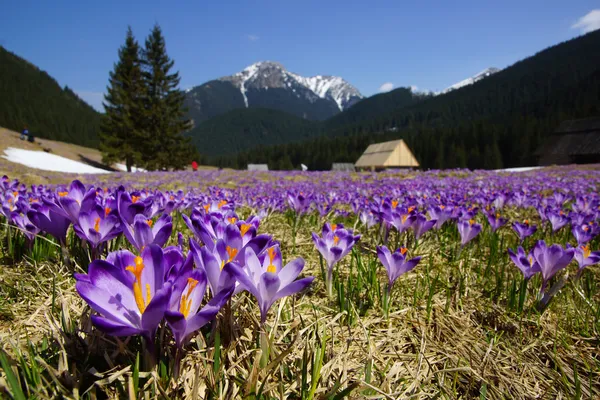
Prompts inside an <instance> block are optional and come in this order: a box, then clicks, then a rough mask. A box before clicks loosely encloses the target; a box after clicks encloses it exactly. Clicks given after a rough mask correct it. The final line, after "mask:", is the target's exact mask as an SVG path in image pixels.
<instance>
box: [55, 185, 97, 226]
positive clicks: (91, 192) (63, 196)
mask: <svg viewBox="0 0 600 400" xmlns="http://www.w3.org/2000/svg"><path fill="white" fill-rule="evenodd" d="M56 196H57V197H56V201H55V202H51V201H49V200H45V201H44V202H45V203H46V205H48V206H49V207H50V208H51V209H53V211H55V212H58V213H60V214H63V215H64V216H66V217H68V218H69V219H70V220H71V222H73V223H77V220H78V219H79V212H80V211H89V210H90V209H91V208H92V207H93V206H94V204H96V189H94V188H93V187H92V188H89V189H88V190H87V191H86V190H85V186H84V185H83V183H81V182H80V181H78V180H74V181H73V182H71V184H70V185H69V189H68V190H61V189H59V190H58V191H57V193H56Z"/></svg>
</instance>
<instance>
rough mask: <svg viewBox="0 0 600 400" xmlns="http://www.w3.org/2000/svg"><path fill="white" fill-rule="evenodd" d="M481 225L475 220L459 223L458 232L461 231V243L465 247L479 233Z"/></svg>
mask: <svg viewBox="0 0 600 400" xmlns="http://www.w3.org/2000/svg"><path fill="white" fill-rule="evenodd" d="M479 232H481V225H480V224H477V223H475V220H473V219H470V220H468V221H462V222H459V223H458V233H460V243H461V246H463V247H464V245H466V244H467V243H469V242H470V241H471V240H473V239H474V238H475V236H477V235H479Z"/></svg>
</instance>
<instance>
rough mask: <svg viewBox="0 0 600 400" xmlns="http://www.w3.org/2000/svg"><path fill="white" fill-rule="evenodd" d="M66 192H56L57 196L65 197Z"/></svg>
mask: <svg viewBox="0 0 600 400" xmlns="http://www.w3.org/2000/svg"><path fill="white" fill-rule="evenodd" d="M68 194H69V192H58V196H59V197H65V196H66V195H68Z"/></svg>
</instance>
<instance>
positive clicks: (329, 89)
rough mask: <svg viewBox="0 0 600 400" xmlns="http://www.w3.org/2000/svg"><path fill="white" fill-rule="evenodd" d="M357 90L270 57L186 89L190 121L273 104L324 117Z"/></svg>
mask: <svg viewBox="0 0 600 400" xmlns="http://www.w3.org/2000/svg"><path fill="white" fill-rule="evenodd" d="M362 98H363V96H362V95H361V94H360V92H359V91H358V90H357V89H356V88H355V87H354V86H352V85H351V84H350V83H348V82H346V81H345V80H344V79H343V78H340V77H337V76H327V75H317V76H312V77H304V76H301V75H298V74H295V73H292V72H289V71H287V70H286V69H285V68H284V67H283V65H281V64H280V63H277V62H272V61H261V62H257V63H255V64H252V65H250V66H248V67H246V68H244V70H242V71H241V72H238V73H236V74H234V75H230V76H225V77H222V78H219V79H217V80H214V81H210V82H207V83H205V84H203V85H200V86H196V87H194V88H192V89H191V90H189V91H188V92H186V106H187V107H188V109H189V110H190V111H189V115H190V117H192V119H194V121H195V122H196V123H197V122H200V121H202V120H205V119H208V118H211V117H213V116H216V115H219V114H223V113H225V112H227V111H230V110H233V109H235V108H244V107H245V108H252V107H262V108H274V109H277V110H281V111H285V112H288V113H291V114H295V115H297V116H299V117H302V118H305V119H311V120H322V119H327V118H329V117H331V116H333V115H335V114H337V113H339V112H341V111H344V110H346V109H347V108H349V107H351V106H352V105H353V104H355V103H356V102H358V101H359V100H360V99H362Z"/></svg>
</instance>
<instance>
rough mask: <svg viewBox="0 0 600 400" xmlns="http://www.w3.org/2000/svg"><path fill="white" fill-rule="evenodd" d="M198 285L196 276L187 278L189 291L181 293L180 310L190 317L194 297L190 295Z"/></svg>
mask: <svg viewBox="0 0 600 400" xmlns="http://www.w3.org/2000/svg"><path fill="white" fill-rule="evenodd" d="M197 285H198V281H197V280H196V279H194V278H188V280H187V288H188V290H187V292H186V293H185V294H182V295H181V302H180V304H179V312H180V313H182V314H183V316H184V317H186V318H187V317H188V315H189V313H190V308H191V307H192V299H190V296H191V295H192V292H193V291H194V289H195V288H196V286H197Z"/></svg>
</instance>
